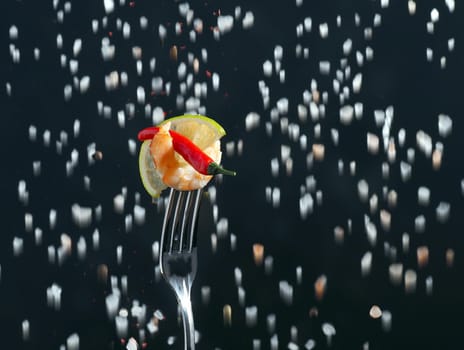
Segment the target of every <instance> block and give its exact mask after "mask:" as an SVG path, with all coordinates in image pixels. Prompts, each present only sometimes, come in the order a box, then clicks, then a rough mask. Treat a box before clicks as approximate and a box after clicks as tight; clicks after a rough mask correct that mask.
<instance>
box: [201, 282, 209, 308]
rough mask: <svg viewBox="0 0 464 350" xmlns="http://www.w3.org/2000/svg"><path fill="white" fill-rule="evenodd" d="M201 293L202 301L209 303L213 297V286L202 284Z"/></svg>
mask: <svg viewBox="0 0 464 350" xmlns="http://www.w3.org/2000/svg"><path fill="white" fill-rule="evenodd" d="M200 293H201V301H202V303H203V304H205V305H208V304H209V301H210V299H211V287H209V286H202V287H201V289H200Z"/></svg>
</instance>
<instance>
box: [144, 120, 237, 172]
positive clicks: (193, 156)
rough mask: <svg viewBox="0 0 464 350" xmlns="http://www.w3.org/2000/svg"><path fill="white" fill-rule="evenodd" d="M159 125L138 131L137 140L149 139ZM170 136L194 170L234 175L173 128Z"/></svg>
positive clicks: (175, 146)
mask: <svg viewBox="0 0 464 350" xmlns="http://www.w3.org/2000/svg"><path fill="white" fill-rule="evenodd" d="M158 131H159V127H158V126H152V127H149V128H145V129H143V130H142V131H140V132H139V133H138V135H137V138H138V139H139V141H145V140H151V139H153V137H154V136H155V135H156V134H157V133H158ZM169 134H170V135H171V137H172V146H173V148H174V151H176V152H177V153H179V154H180V155H181V156H182V157H183V158H184V159H185V161H186V162H187V163H189V164H190V165H191V166H192V167H193V168H194V169H195V170H196V171H198V172H199V173H200V174H203V175H216V174H224V175H232V176H234V175H235V171H231V170H227V169H224V168H223V167H221V166H220V165H219V164H217V163H216V162H215V161H214V160H213V159H212V158H211V157H210V156H208V155H207V154H206V153H205V152H203V151H202V150H201V149H200V148H199V147H198V146H197V145H195V144H194V143H193V142H192V141H191V140H190V139H189V138H188V137H186V136H184V135H182V134H179V133H178V132H176V131H174V130H169Z"/></svg>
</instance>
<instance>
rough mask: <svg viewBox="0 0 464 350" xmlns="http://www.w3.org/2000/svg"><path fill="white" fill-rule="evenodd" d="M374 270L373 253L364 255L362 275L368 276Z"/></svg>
mask: <svg viewBox="0 0 464 350" xmlns="http://www.w3.org/2000/svg"><path fill="white" fill-rule="evenodd" d="M371 269H372V252H366V253H364V255H363V257H362V258H361V275H362V276H363V277H365V276H368V275H369V274H370V272H371Z"/></svg>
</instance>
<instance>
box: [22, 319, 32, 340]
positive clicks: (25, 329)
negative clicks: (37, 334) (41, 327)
mask: <svg viewBox="0 0 464 350" xmlns="http://www.w3.org/2000/svg"><path fill="white" fill-rule="evenodd" d="M30 326H31V325H30V323H29V320H27V319H26V320H23V322H21V333H22V335H23V340H24V341H28V340H29V338H30V331H31V327H30Z"/></svg>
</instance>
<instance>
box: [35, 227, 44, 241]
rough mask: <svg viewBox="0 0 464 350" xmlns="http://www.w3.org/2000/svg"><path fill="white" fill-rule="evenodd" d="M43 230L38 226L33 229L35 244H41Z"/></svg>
mask: <svg viewBox="0 0 464 350" xmlns="http://www.w3.org/2000/svg"><path fill="white" fill-rule="evenodd" d="M42 237H43V231H42V229H41V228H40V227H36V228H35V229H34V240H35V244H36V245H41V244H42Z"/></svg>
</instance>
